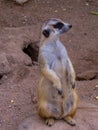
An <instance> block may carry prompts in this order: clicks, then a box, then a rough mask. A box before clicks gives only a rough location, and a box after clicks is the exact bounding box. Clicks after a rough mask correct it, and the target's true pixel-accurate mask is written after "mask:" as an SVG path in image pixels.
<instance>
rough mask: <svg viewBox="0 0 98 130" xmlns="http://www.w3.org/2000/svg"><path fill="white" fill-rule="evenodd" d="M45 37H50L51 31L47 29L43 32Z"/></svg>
mask: <svg viewBox="0 0 98 130" xmlns="http://www.w3.org/2000/svg"><path fill="white" fill-rule="evenodd" d="M42 33H43V35H44V36H45V37H47V38H48V37H49V35H50V30H49V29H45V30H43V32H42Z"/></svg>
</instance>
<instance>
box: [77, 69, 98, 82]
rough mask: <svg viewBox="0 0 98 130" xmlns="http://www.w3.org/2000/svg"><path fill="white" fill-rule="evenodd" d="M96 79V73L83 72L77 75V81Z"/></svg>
mask: <svg viewBox="0 0 98 130" xmlns="http://www.w3.org/2000/svg"><path fill="white" fill-rule="evenodd" d="M96 77H97V72H96V71H85V72H82V73H80V74H77V78H76V79H77V80H92V79H95V78H96Z"/></svg>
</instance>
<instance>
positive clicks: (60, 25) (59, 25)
mask: <svg viewBox="0 0 98 130" xmlns="http://www.w3.org/2000/svg"><path fill="white" fill-rule="evenodd" d="M63 26H64V24H63V23H61V22H58V23H56V24H55V25H53V27H54V28H58V29H62V27H63Z"/></svg>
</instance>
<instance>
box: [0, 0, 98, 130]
mask: <svg viewBox="0 0 98 130" xmlns="http://www.w3.org/2000/svg"><path fill="white" fill-rule="evenodd" d="M91 11H96V12H98V1H97V0H43V1H41V0H29V1H28V2H27V3H25V4H24V5H18V4H16V3H15V2H14V1H12V0H1V1H0V130H17V129H19V130H49V129H51V130H55V129H57V130H69V129H70V130H71V129H72V130H98V100H97V99H96V97H97V96H98V15H93V14H91V13H90V12H91ZM53 17H55V18H61V19H62V20H64V21H66V22H69V23H71V24H72V25H73V28H72V29H71V30H70V31H69V32H68V33H67V34H65V35H63V36H62V38H61V39H62V41H63V42H64V45H65V46H66V48H67V50H68V54H69V56H70V58H71V60H72V63H73V65H74V68H75V71H76V74H77V82H76V88H77V91H78V94H79V99H80V100H79V106H78V111H77V114H76V116H75V119H76V122H77V125H76V126H75V127H71V126H69V125H68V124H66V123H64V121H62V120H61V121H56V123H55V124H54V126H53V127H51V128H49V127H47V126H46V125H45V124H44V120H42V119H40V118H39V117H38V115H37V112H36V102H37V98H36V88H37V85H38V80H39V70H38V63H37V56H38V48H39V39H40V28H41V25H42V23H43V22H44V21H45V20H47V19H49V18H53ZM95 86H96V87H95ZM18 126H19V127H18Z"/></svg>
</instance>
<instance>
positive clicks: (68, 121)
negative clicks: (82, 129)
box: [64, 116, 76, 126]
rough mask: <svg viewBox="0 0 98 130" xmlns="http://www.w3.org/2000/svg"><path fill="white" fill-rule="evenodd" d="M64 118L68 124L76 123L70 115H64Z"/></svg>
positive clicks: (73, 124)
mask: <svg viewBox="0 0 98 130" xmlns="http://www.w3.org/2000/svg"><path fill="white" fill-rule="evenodd" d="M64 120H65V121H66V122H67V123H68V124H70V125H71V126H75V125H76V122H75V120H74V119H72V117H70V116H66V117H64Z"/></svg>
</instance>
